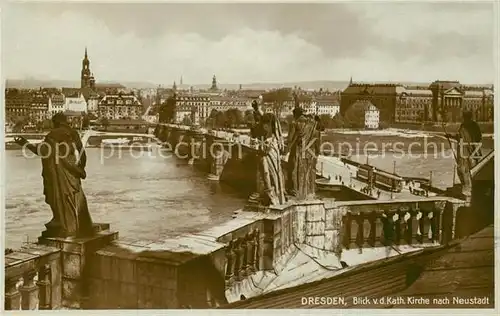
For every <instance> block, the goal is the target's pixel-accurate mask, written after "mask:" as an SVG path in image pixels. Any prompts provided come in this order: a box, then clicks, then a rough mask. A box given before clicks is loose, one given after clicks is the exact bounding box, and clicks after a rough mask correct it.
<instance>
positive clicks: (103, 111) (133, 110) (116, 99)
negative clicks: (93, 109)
mask: <svg viewBox="0 0 500 316" xmlns="http://www.w3.org/2000/svg"><path fill="white" fill-rule="evenodd" d="M99 116H100V117H102V118H104V117H105V118H107V119H110V120H121V119H130V120H138V119H140V118H141V117H142V104H141V102H140V101H139V99H138V98H137V97H136V96H135V95H133V94H121V93H120V94H115V95H106V96H104V97H103V98H102V99H101V101H100V102H99Z"/></svg>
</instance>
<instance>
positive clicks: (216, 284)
mask: <svg viewBox="0 0 500 316" xmlns="http://www.w3.org/2000/svg"><path fill="white" fill-rule="evenodd" d="M156 136H157V137H158V138H159V139H160V140H161V141H163V142H168V143H169V144H170V145H171V146H173V147H174V148H175V150H176V151H178V156H179V157H183V158H182V159H187V160H188V161H190V163H192V164H193V165H194V166H196V167H197V168H200V169H202V170H205V171H206V172H207V174H209V175H212V178H213V179H214V180H217V181H223V182H227V183H228V184H232V185H235V186H238V187H241V188H243V189H246V190H248V192H252V191H253V190H255V185H256V184H255V181H256V179H255V174H256V167H257V162H256V161H257V157H256V150H255V148H253V147H252V145H251V141H250V140H249V139H245V138H244V137H243V138H242V139H240V140H239V142H241V144H243V145H244V146H241V147H242V149H241V150H242V153H241V155H236V154H235V151H236V150H240V149H239V148H237V147H238V146H233V145H232V144H234V142H235V140H234V139H231V138H230V135H226V134H222V133H220V132H213V131H211V132H209V131H204V130H194V129H192V128H189V127H185V126H178V125H161V126H159V128H158V131H157V135H156ZM247 142H248V143H247ZM181 143H182V144H192V145H187V146H184V145H183V146H177V145H178V144H181ZM200 143H201V146H200ZM214 143H216V144H219V145H220V151H222V152H224V153H225V155H216V156H214V155H211V154H208V153H207V151H206V150H207V148H211V145H212V144H214ZM203 144H204V145H206V146H203ZM493 158H494V154H493V153H492V154H490V155H489V156H487V157H485V158H484V159H483V161H482V162H481V163H480V164H479V165H478V167H477V168H476V169H475V170H473V172H474V188H475V190H474V192H473V199H472V202H471V204H467V203H465V201H462V200H460V199H457V198H454V197H451V196H430V197H422V196H403V195H400V196H395V197H394V196H393V198H392V199H380V200H377V199H375V198H365V199H362V197H360V198H358V199H357V200H352V201H338V200H334V199H328V198H324V199H321V200H312V201H305V202H293V201H289V202H287V203H286V204H284V205H280V206H273V207H269V208H268V209H265V210H263V211H252V210H248V209H246V208H244V207H243V205H242V208H241V209H240V210H235V214H234V216H233V219H231V220H229V221H227V222H226V223H224V224H222V225H218V226H214V227H212V228H209V229H207V230H205V231H202V232H197V233H190V234H184V235H181V236H179V237H176V238H168V239H160V240H132V239H125V238H119V237H118V232H116V231H113V229H112V227H110V226H109V225H108V224H105V223H103V224H96V225H95V235H94V236H93V237H90V238H47V237H44V236H43V235H42V236H40V238H39V240H38V243H36V244H26V245H25V246H24V247H23V248H22V249H18V250H15V251H13V252H11V253H8V254H6V256H5V258H6V261H5V281H6V291H5V293H6V294H5V308H6V309H8V310H16V309H61V308H75V309H118V308H128V309H145V308H224V307H225V306H230V305H229V304H232V303H233V304H235V303H236V302H238V301H240V300H246V299H250V298H254V299H258V298H259V297H260V296H263V295H269V293H274V292H278V291H282V290H285V289H293V288H295V287H299V286H303V285H305V284H312V283H313V282H320V281H321V280H334V279H336V278H342V277H343V276H344V275H345V276H347V275H349V273H352V272H349V271H354V270H356V271H359V270H363V269H366V267H374V266H377V267H378V266H384V265H385V264H387V262H388V260H389V261H390V260H402V261H403V262H406V263H407V264H403V265H399V266H398V268H396V270H394V271H393V273H396V272H397V275H398V280H400V276H401V277H403V278H406V277H407V276H408V275H411V274H412V273H411V271H413V270H412V269H415V265H417V266H423V265H425V264H426V262H427V261H428V260H431V259H430V258H432V257H433V256H438V255H440V254H441V253H442V251H443V250H445V249H447V248H448V247H449V246H450V245H452V244H455V243H456V242H458V241H460V240H461V238H464V237H466V236H468V235H470V234H472V233H473V232H475V231H477V230H479V229H480V228H482V227H485V226H486V225H487V224H488V222H489V221H490V216H491V215H492V214H493V197H492V195H491V194H490V193H491V192H492V188H493V177H492V174H493V173H491V170H492V168H493ZM179 159H181V158H179ZM322 159H323V158H321V157H320V159H319V160H320V163H321V161H322ZM335 168H337V167H335ZM319 170H321V169H319ZM340 170H343V169H342V168H340V167H339V169H332V170H331V171H329V170H327V168H325V165H323V178H325V175H326V174H325V173H329V174H328V175H329V176H330V177H329V178H330V180H331V179H332V178H335V175H336V173H337V172H340ZM319 173H320V174H319V176H321V171H320V172H319ZM328 175H326V178H328ZM332 175H333V177H332ZM334 184H338V183H334ZM340 185H342V184H341V183H340ZM90 211H91V212H92V210H90ZM140 211H141V212H147V210H140ZM138 216H139V215H138ZM471 219H475V220H471ZM165 225H168V223H165ZM40 226H42V225H40ZM431 255H433V256H431ZM398 258H400V259H398ZM407 258H412V259H411V262H410V261H407ZM415 258H419V259H418V260H416V259H415ZM408 260H410V259H408ZM410 263H411V264H410ZM390 277H391V276H390V275H382V274H381V275H380V276H379V278H390ZM359 278H360V279H359V280H358V281H357V282H358V283H359V282H361V283H362V282H363V277H362V276H359ZM350 295H356V292H355V291H354V292H352V293H351V294H350ZM339 307H341V306H339Z"/></svg>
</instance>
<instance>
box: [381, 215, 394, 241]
mask: <svg viewBox="0 0 500 316" xmlns="http://www.w3.org/2000/svg"><path fill="white" fill-rule="evenodd" d="M380 220H381V221H382V230H383V235H384V239H383V244H384V246H386V247H389V246H392V243H393V240H394V223H393V222H392V218H391V216H390V214H389V213H388V212H384V213H383V214H382V217H381V218H380Z"/></svg>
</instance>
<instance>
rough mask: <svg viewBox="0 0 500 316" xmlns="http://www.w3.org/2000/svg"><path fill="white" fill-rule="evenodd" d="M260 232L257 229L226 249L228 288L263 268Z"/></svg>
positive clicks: (231, 243) (239, 238)
mask: <svg viewBox="0 0 500 316" xmlns="http://www.w3.org/2000/svg"><path fill="white" fill-rule="evenodd" d="M261 244H262V243H261V240H260V230H259V229H255V230H252V231H251V232H248V233H247V234H246V235H245V236H243V237H238V238H236V239H235V240H231V241H230V242H229V244H228V246H227V247H226V262H227V263H226V273H225V281H226V286H227V287H228V286H230V285H231V284H232V283H233V282H234V281H241V280H242V279H243V278H245V277H248V276H250V275H252V274H253V273H255V272H256V271H259V270H260V268H261V264H260V258H261V254H260V252H261Z"/></svg>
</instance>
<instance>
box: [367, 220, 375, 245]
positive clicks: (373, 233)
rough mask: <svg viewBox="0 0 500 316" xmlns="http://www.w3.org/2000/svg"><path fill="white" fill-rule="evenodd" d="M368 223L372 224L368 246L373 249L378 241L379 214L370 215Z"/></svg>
mask: <svg viewBox="0 0 500 316" xmlns="http://www.w3.org/2000/svg"><path fill="white" fill-rule="evenodd" d="M368 222H369V224H370V235H369V237H368V244H369V245H370V246H372V247H375V243H376V240H377V212H375V211H373V212H371V213H370V214H369V215H368Z"/></svg>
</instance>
